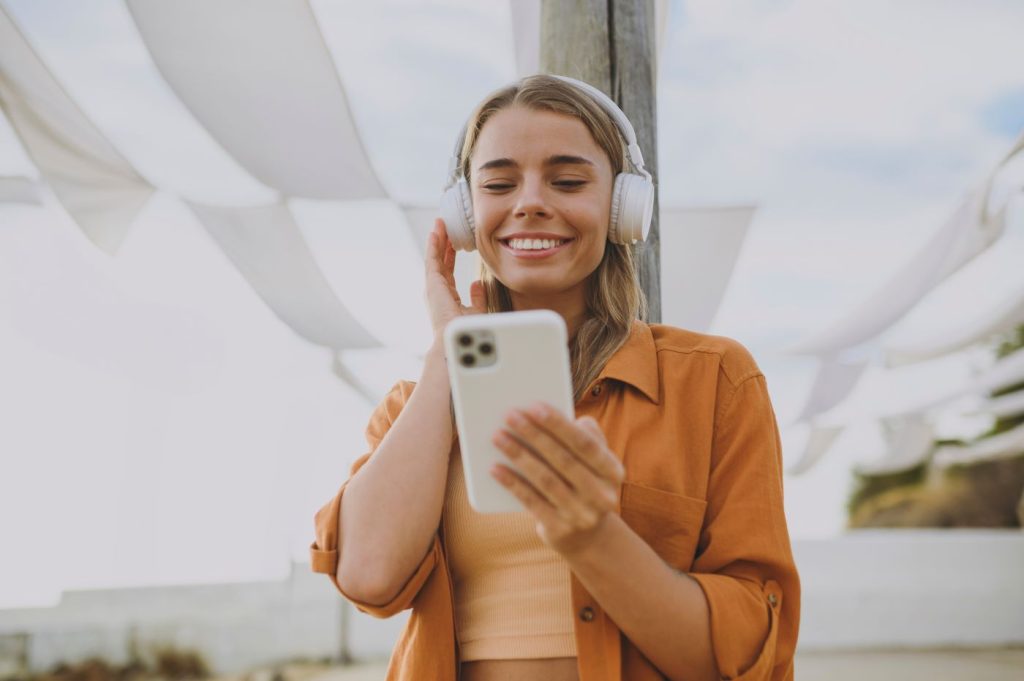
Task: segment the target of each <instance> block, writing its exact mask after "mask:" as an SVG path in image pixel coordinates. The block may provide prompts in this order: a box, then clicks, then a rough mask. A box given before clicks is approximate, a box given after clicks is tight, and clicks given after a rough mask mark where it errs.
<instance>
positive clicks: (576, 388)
mask: <svg viewBox="0 0 1024 681" xmlns="http://www.w3.org/2000/svg"><path fill="white" fill-rule="evenodd" d="M511 106H522V107H525V108H529V109H533V110H536V111H552V112H555V113H560V114H566V115H568V116H573V117H575V118H577V119H579V120H580V121H581V122H582V123H583V124H584V125H585V126H587V129H588V130H589V131H590V134H591V135H592V136H593V138H594V141H595V142H597V144H598V146H600V147H601V149H603V150H604V152H605V153H606V154H607V155H608V159H609V160H610V161H611V164H612V171H613V173H614V174H618V173H620V172H625V171H626V147H625V143H624V142H623V140H622V136H621V134H620V132H619V129H618V126H617V125H616V124H615V121H614V120H612V118H611V117H610V116H609V115H608V113H607V112H606V111H605V110H604V109H602V108H601V106H600V105H598V104H597V103H596V102H595V101H594V100H593V99H591V97H590V96H589V95H587V94H585V93H584V92H582V91H580V90H579V89H577V88H576V87H574V86H572V85H570V84H569V83H566V82H565V81H562V80H559V79H558V78H552V77H551V76H545V75H535V76H528V77H526V78H524V79H522V80H520V81H519V82H517V83H515V84H513V85H509V86H507V87H504V88H502V89H500V90H497V91H496V92H494V93H492V94H491V95H490V96H489V97H487V99H485V100H484V101H483V102H481V103H480V105H479V106H477V108H476V110H475V111H474V112H473V115H472V117H470V119H469V124H468V125H467V127H466V139H465V141H464V142H463V145H462V150H461V151H460V154H459V165H460V168H461V171H462V176H463V177H465V178H466V179H467V180H469V179H470V162H469V161H470V156H471V155H472V153H473V148H474V147H475V146H476V141H477V139H478V138H479V136H480V130H481V129H482V128H483V126H484V124H485V123H486V122H487V120H488V119H489V118H490V117H491V116H493V115H494V114H495V113H497V112H498V111H501V110H502V109H504V108H507V107H511ZM608 200H609V202H610V201H611V197H610V196H609V197H608ZM480 280H481V282H483V285H484V291H485V292H486V294H487V311H488V312H510V311H511V310H512V296H511V295H510V293H509V289H508V287H506V286H505V284H503V283H502V282H501V281H499V280H498V279H497V277H495V276H494V273H493V272H491V270H490V268H489V267H488V266H487V263H485V262H484V261H483V260H482V259H481V261H480ZM586 290H587V297H586V305H587V307H586V320H585V321H584V322H583V323H582V324H581V325H580V326H579V328H578V329H577V330H576V332H575V334H573V337H572V338H571V339H570V340H569V357H570V359H571V363H572V382H573V392H574V398H575V400H576V401H577V402H579V400H580V399H581V398H582V397H583V392H584V391H585V390H586V389H587V386H589V385H590V383H591V381H593V380H594V379H595V378H597V375H598V374H599V373H600V372H601V369H602V368H604V365H605V364H606V363H607V362H608V360H609V359H611V356H612V355H614V354H615V351H616V350H618V349H619V348H620V347H621V346H622V344H623V343H625V342H626V340H627V339H628V338H629V335H630V333H631V331H632V326H633V320H635V319H642V318H644V317H646V316H647V301H646V299H645V298H644V293H643V290H642V289H641V288H640V283H639V281H638V279H637V274H636V265H635V263H634V261H633V253H632V250H631V248H630V246H627V245H623V244H615V243H612V242H611V241H606V242H605V247H604V257H602V259H601V263H600V264H599V265H598V266H597V269H595V270H594V271H593V272H592V273H591V274H590V276H589V277H588V281H587V287H586Z"/></svg>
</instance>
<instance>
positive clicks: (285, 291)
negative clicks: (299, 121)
mask: <svg viewBox="0 0 1024 681" xmlns="http://www.w3.org/2000/svg"><path fill="white" fill-rule="evenodd" d="M189 207H190V208H191V209H192V211H193V212H194V213H195V214H196V216H197V217H198V218H199V221H200V222H201V223H202V224H203V227H205V228H206V230H207V231H208V232H209V233H210V235H211V236H212V237H213V238H214V240H215V241H216V242H217V243H218V244H219V245H220V247H221V249H223V251H224V253H225V255H227V257H228V259H230V260H231V262H233V263H234V264H235V267H237V268H238V271H239V272H241V273H242V276H244V277H245V278H246V280H247V281H248V282H249V284H250V285H251V286H252V287H253V289H254V290H255V291H256V293H257V294H258V295H259V296H260V297H261V298H262V299H263V300H264V301H265V302H266V303H267V305H269V306H270V308H271V309H272V310H273V311H274V313H275V314H276V315H277V316H278V317H280V318H281V319H282V320H283V321H284V322H285V323H286V324H288V325H289V326H290V327H291V328H292V329H294V330H295V332H296V333H298V334H299V335H300V336H302V337H303V338H305V339H307V340H309V341H311V342H313V343H317V344H319V345H324V346H327V347H330V348H334V349H336V350H337V349H342V348H366V347H376V346H378V345H380V343H379V342H378V341H377V340H376V339H375V338H374V337H373V336H371V335H370V333H369V332H367V331H366V330H365V329H364V328H363V327H362V325H360V323H359V322H358V321H357V320H356V319H355V317H353V316H352V314H351V313H350V312H349V311H348V310H347V309H346V308H345V306H344V305H343V304H342V303H341V301H340V300H338V297H337V295H336V294H335V293H334V291H333V290H332V289H331V287H330V284H328V282H327V279H326V278H325V277H324V274H323V272H322V271H321V270H320V267H319V266H318V265H317V263H316V260H315V259H314V258H313V254H312V253H311V252H310V250H309V246H308V245H307V244H306V240H305V239H304V238H303V235H302V233H301V232H300V231H299V228H298V226H297V225H296V224H295V221H294V219H293V218H292V215H291V213H290V211H289V210H288V207H287V206H285V205H283V204H271V205H268V206H255V207H249V208H224V207H217V206H204V205H201V204H196V203H190V204H189Z"/></svg>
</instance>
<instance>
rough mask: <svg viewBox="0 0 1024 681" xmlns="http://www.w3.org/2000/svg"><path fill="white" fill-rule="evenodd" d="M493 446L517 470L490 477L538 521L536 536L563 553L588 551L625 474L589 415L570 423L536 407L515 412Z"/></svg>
mask: <svg viewBox="0 0 1024 681" xmlns="http://www.w3.org/2000/svg"><path fill="white" fill-rule="evenodd" d="M505 424H506V425H505V428H504V429H503V430H499V431H497V432H496V433H495V434H494V438H493V442H494V444H495V445H496V446H497V447H498V449H500V450H501V451H502V452H503V453H504V454H505V455H506V456H507V457H508V458H509V460H510V461H511V462H512V464H513V465H515V467H516V469H518V473H517V472H516V470H513V469H511V468H509V467H508V466H504V465H501V464H495V466H494V467H493V468H492V469H491V475H493V476H494V477H495V479H497V480H498V482H500V483H501V484H502V485H504V486H505V488H506V489H508V490H509V491H510V492H512V494H514V495H515V496H516V497H517V498H518V499H519V501H521V502H522V504H523V506H525V507H526V510H527V511H529V512H530V513H532V514H533V516H534V518H536V519H537V534H538V535H540V538H541V540H542V541H544V543H546V544H547V545H548V546H550V547H551V548H553V549H555V550H556V551H558V552H559V553H561V554H563V555H570V554H572V553H574V552H576V551H579V550H581V549H583V548H585V547H586V546H587V545H588V544H589V543H590V541H591V540H592V539H593V538H594V536H595V535H596V534H597V532H598V531H599V530H600V528H601V526H602V524H603V522H604V519H605V517H606V516H607V514H608V513H611V512H614V511H615V509H616V506H617V505H618V502H619V492H620V489H621V487H622V481H623V480H624V479H625V470H624V469H623V467H622V463H620V462H619V459H618V457H616V456H615V454H614V453H612V451H611V450H609V449H608V444H607V442H606V440H605V437H604V433H603V432H601V428H600V426H598V425H597V421H595V420H594V419H593V418H591V417H589V416H584V417H581V418H578V419H576V420H571V419H568V418H566V417H565V416H563V415H562V414H561V413H559V412H558V411H557V410H556V409H553V408H552V407H551V406H549V405H547V404H544V403H538V404H536V405H534V406H532V407H531V408H530V409H525V410H519V409H517V410H513V411H512V412H510V413H509V415H508V416H507V418H506V420H505Z"/></svg>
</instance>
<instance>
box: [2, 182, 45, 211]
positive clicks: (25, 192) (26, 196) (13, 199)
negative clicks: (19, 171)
mask: <svg viewBox="0 0 1024 681" xmlns="http://www.w3.org/2000/svg"><path fill="white" fill-rule="evenodd" d="M0 203H32V204H36V205H41V204H42V203H43V199H42V196H40V194H39V185H38V184H36V181H35V180H33V179H32V178H30V177H0Z"/></svg>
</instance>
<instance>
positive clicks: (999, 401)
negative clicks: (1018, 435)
mask: <svg viewBox="0 0 1024 681" xmlns="http://www.w3.org/2000/svg"><path fill="white" fill-rule="evenodd" d="M965 413H967V414H969V415H974V414H986V415H991V416H995V417H996V418H1001V419H1002V418H1008V417H1010V416H1017V415H1018V414H1024V390H1017V391H1014V392H1012V393H1007V394H1006V395H1000V396H999V397H989V398H979V399H978V401H977V402H976V403H975V404H974V405H972V406H971V407H970V408H969V409H967V410H966V412H965Z"/></svg>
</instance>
